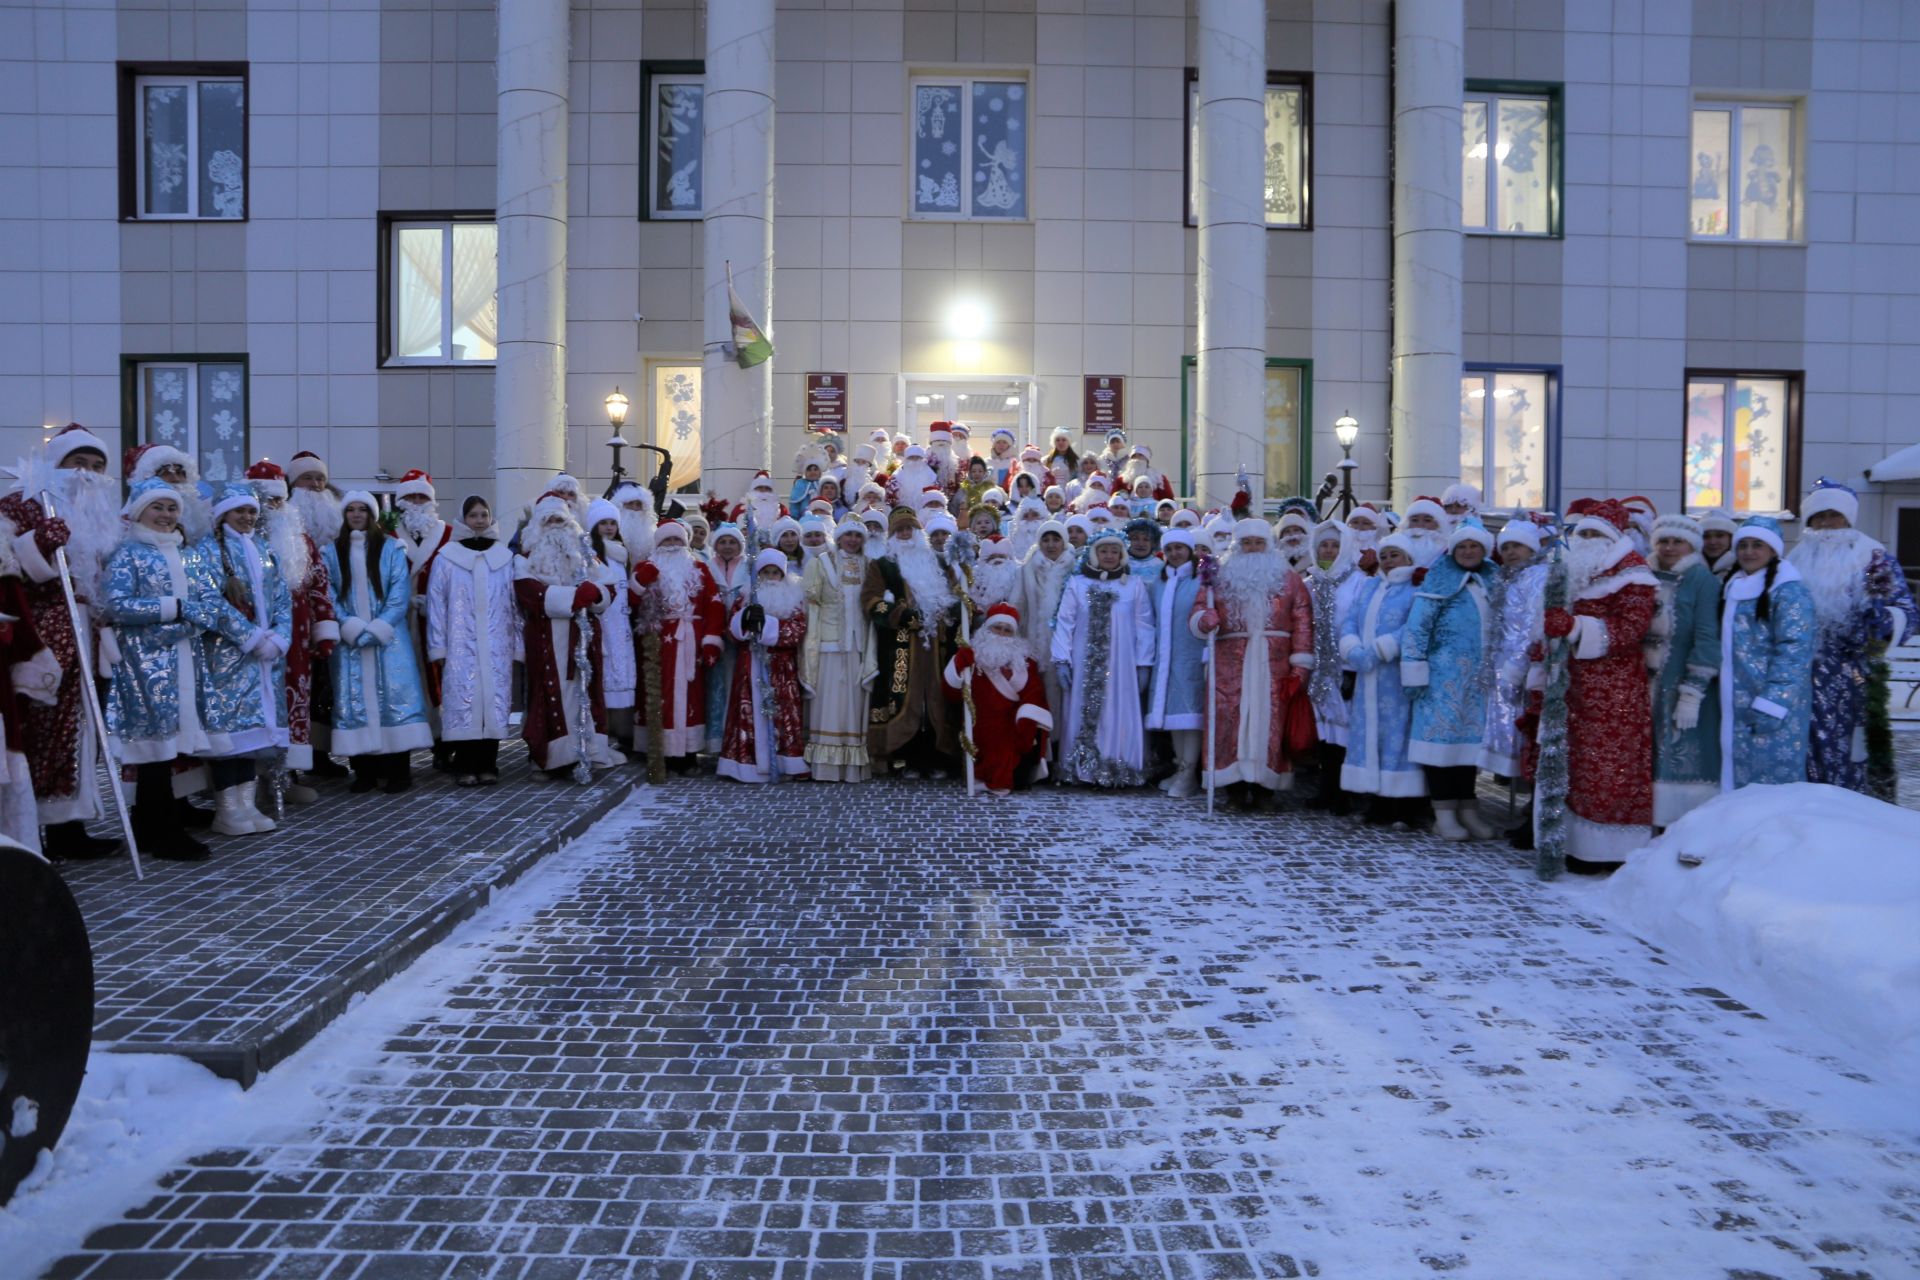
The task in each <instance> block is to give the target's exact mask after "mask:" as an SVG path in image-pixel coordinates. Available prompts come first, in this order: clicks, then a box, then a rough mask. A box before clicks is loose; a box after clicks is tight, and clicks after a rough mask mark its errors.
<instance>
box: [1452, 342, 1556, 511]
mask: <svg viewBox="0 0 1920 1280" xmlns="http://www.w3.org/2000/svg"><path fill="white" fill-rule="evenodd" d="M1554 382H1555V373H1554V371H1553V370H1551V369H1541V368H1535V369H1527V368H1514V369H1491V368H1481V367H1469V368H1468V369H1467V370H1466V371H1465V372H1463V373H1462V374H1461V375H1460V479H1461V481H1462V483H1465V484H1470V485H1473V486H1474V487H1475V488H1477V489H1479V490H1480V492H1481V494H1482V495H1483V500H1484V502H1485V504H1486V506H1487V507H1488V508H1490V509H1495V510H1505V511H1516V510H1522V509H1525V510H1539V509H1542V508H1545V507H1547V506H1548V505H1549V504H1548V501H1547V499H1548V489H1549V487H1550V486H1549V477H1550V476H1551V475H1552V470H1551V462H1552V455H1553V449H1554V443H1555V441H1554V434H1555V432H1556V431H1557V430H1558V422H1559V414H1558V412H1557V411H1556V410H1557V406H1556V405H1555V404H1554V396H1555V394H1556V391H1557V388H1556V387H1555V385H1554Z"/></svg>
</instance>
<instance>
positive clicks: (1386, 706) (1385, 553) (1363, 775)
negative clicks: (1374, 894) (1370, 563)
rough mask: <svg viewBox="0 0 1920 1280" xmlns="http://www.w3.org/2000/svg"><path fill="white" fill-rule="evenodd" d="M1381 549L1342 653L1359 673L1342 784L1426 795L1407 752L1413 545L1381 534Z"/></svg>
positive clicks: (1345, 630)
mask: <svg viewBox="0 0 1920 1280" xmlns="http://www.w3.org/2000/svg"><path fill="white" fill-rule="evenodd" d="M1377 554H1378V556H1379V559H1380V571H1379V573H1378V574H1376V575H1375V576H1374V577H1371V578H1367V579H1365V580H1364V581H1363V582H1362V583H1361V585H1360V592H1359V594H1358V595H1357V596H1355V597H1354V601H1353V608H1352V609H1351V610H1350V611H1349V612H1348V614H1347V617H1346V622H1345V625H1344V626H1343V627H1342V629H1341V636H1340V656H1341V658H1342V659H1343V660H1344V661H1345V662H1346V663H1347V665H1348V666H1351V667H1352V668H1353V670H1354V672H1355V676H1354V684H1353V705H1352V706H1351V707H1350V708H1349V709H1348V713H1347V758H1346V762H1345V763H1344V764H1343V765H1342V766H1341V769H1340V785H1341V786H1342V787H1343V788H1345V789H1346V790H1348V791H1353V792H1358V793H1360V794H1363V795H1375V796H1388V797H1410V796H1423V795H1425V794H1426V793H1427V780H1426V776H1425V774H1423V773H1422V772H1421V769H1420V766H1419V765H1418V764H1416V763H1414V761H1413V760H1412V759H1411V758H1409V756H1408V754H1407V750H1408V740H1409V737H1410V734H1411V730H1412V708H1411V707H1410V705H1409V702H1408V698H1407V695H1406V692H1405V691H1404V690H1403V689H1402V688H1401V687H1400V661H1399V659H1400V652H1401V636H1402V633H1403V632H1404V631H1405V630H1406V626H1407V617H1408V615H1409V614H1411V613H1412V612H1413V600H1414V592H1415V591H1416V590H1417V588H1416V587H1415V586H1414V585H1413V573H1414V570H1413V548H1412V544H1411V543H1409V542H1408V541H1407V540H1406V539H1405V538H1403V537H1401V536H1400V535H1398V534H1395V535H1393V536H1391V537H1387V538H1383V539H1381V541H1380V545H1379V547H1378V548H1377ZM1387 813H1388V811H1386V810H1382V812H1381V817H1382V819H1384V818H1385V817H1386V816H1387Z"/></svg>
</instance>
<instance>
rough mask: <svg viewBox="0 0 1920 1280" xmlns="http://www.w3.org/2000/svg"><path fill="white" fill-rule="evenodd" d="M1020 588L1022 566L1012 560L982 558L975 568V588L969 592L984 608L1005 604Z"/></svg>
mask: <svg viewBox="0 0 1920 1280" xmlns="http://www.w3.org/2000/svg"><path fill="white" fill-rule="evenodd" d="M1018 590H1020V566H1019V564H1018V563H1016V562H1015V561H1012V560H995V561H991V562H989V561H985V560H982V561H981V562H980V563H979V564H977V565H975V566H974V569H973V590H972V591H970V592H969V593H968V594H969V595H971V596H972V597H973V602H974V603H975V604H977V605H979V606H980V607H981V608H983V609H990V608H992V607H993V606H994V605H996V604H1005V603H1006V602H1007V601H1009V600H1011V599H1013V596H1014V593H1015V592H1016V591H1018Z"/></svg>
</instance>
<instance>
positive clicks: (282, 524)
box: [260, 507, 313, 591]
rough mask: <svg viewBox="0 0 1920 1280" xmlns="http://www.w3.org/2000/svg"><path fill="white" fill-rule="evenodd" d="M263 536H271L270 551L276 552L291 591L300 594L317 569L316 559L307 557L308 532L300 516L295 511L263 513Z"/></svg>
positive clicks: (276, 559)
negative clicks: (315, 565)
mask: <svg viewBox="0 0 1920 1280" xmlns="http://www.w3.org/2000/svg"><path fill="white" fill-rule="evenodd" d="M260 523H261V526H262V532H264V533H265V534H266V535H267V548H268V550H270V551H272V552H273V559H274V563H275V564H277V565H279V566H280V576H281V577H282V578H283V579H285V580H286V584H287V586H288V587H289V588H291V589H293V590H295V591H298V590H299V589H300V588H301V587H303V586H305V585H306V582H307V574H308V573H309V572H311V571H312V569H313V557H312V556H310V555H308V554H307V531H306V529H305V528H304V527H303V526H302V525H301V523H300V513H299V512H298V511H296V510H294V509H293V508H292V507H279V508H276V509H275V510H272V511H262V512H261V513H260Z"/></svg>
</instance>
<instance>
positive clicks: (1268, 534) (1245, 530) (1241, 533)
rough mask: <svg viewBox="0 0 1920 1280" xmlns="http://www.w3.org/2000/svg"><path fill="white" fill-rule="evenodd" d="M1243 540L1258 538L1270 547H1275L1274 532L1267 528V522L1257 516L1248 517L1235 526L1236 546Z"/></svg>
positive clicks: (1234, 538)
mask: <svg viewBox="0 0 1920 1280" xmlns="http://www.w3.org/2000/svg"><path fill="white" fill-rule="evenodd" d="M1243 538H1258V539H1260V541H1262V542H1264V543H1266V544H1267V545H1268V546H1272V545H1273V530H1272V529H1270V528H1268V527H1267V522H1266V521H1265V520H1262V519H1259V518H1258V517H1257V516H1248V517H1247V518H1246V519H1245V520H1242V521H1240V522H1238V523H1237V524H1235V525H1234V526H1233V541H1234V545H1236V546H1238V545H1239V543H1240V541H1241V540H1242V539H1243Z"/></svg>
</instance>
